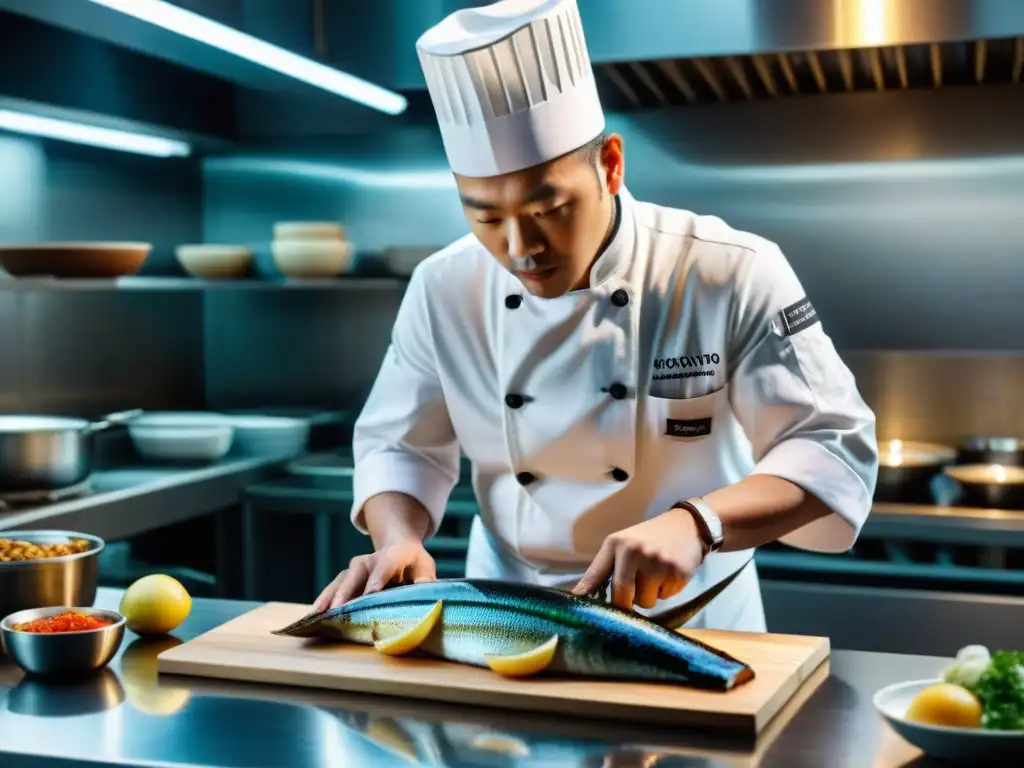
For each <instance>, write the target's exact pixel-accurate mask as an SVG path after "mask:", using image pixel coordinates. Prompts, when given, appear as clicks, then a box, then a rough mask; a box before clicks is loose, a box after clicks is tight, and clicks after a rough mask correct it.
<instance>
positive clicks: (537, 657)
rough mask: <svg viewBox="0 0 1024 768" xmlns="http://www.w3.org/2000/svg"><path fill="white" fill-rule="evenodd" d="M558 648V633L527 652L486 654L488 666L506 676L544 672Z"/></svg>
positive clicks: (526, 675) (525, 675)
mask: <svg viewBox="0 0 1024 768" xmlns="http://www.w3.org/2000/svg"><path fill="white" fill-rule="evenodd" d="M557 648H558V635H552V636H551V639H550V640H548V641H547V642H546V643H544V644H543V645H538V646H537V647H536V648H533V649H531V650H529V651H526V653H519V654H516V655H515V656H495V655H494V654H491V653H487V654H484V659H486V661H487V666H488V667H490V668H491V671H492V672H497V673H498V674H499V675H502V676H504V677H529V676H530V675H536V674H539V673H540V672H543V671H544V670H545V669H547V668H548V666H549V665H550V664H551V661H552V659H554V658H555V650H556V649H557Z"/></svg>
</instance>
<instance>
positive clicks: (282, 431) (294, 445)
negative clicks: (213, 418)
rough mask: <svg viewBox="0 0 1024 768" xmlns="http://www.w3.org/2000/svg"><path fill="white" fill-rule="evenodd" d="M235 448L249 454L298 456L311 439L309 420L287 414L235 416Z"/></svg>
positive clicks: (233, 419)
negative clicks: (287, 415)
mask: <svg viewBox="0 0 1024 768" xmlns="http://www.w3.org/2000/svg"><path fill="white" fill-rule="evenodd" d="M231 423H232V426H233V427H234V430H235V442H234V447H235V449H236V450H237V451H238V452H239V453H241V454H244V455H247V456H286V457H288V456H298V455H300V454H302V453H304V452H305V450H306V445H307V443H308V442H309V432H310V426H309V421H308V420H304V419H291V418H287V417H284V416H234V417H232V419H231Z"/></svg>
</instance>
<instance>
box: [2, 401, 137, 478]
mask: <svg viewBox="0 0 1024 768" xmlns="http://www.w3.org/2000/svg"><path fill="white" fill-rule="evenodd" d="M141 413H142V411H141V410H138V409H135V410H131V411H122V412H120V413H112V414H110V415H109V416H105V417H104V418H103V419H102V420H100V421H93V422H90V421H85V420H84V419H70V418H63V417H60V416H0V492H6V493H11V492H24V491H55V490H60V489H61V488H69V487H71V486H73V485H77V484H78V483H81V482H83V481H84V480H85V479H86V478H88V477H89V475H90V474H91V473H92V470H93V461H94V457H95V441H94V436H95V434H96V433H97V432H99V431H100V430H103V429H107V428H108V427H112V426H117V425H120V424H126V423H128V422H129V421H131V420H132V419H134V418H135V417H137V416H139V415H140V414H141Z"/></svg>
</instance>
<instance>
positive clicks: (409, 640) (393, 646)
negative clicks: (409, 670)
mask: <svg viewBox="0 0 1024 768" xmlns="http://www.w3.org/2000/svg"><path fill="white" fill-rule="evenodd" d="M443 603H444V601H443V600H438V601H437V602H436V603H434V607H433V608H431V609H430V610H429V611H427V615H426V616H424V617H423V618H422V619H420V620H419V622H418V623H416V624H413V625H412V626H411V627H409V628H408V629H407V630H405V631H404V632H399V633H398V634H397V635H392V636H391V637H388V638H386V639H384V640H378V641H377V642H375V643H374V644H373V647H374V648H376V649H377V651H378V652H380V653H383V654H384V655H385V656H402V655H403V654H406V653H409V652H411V651H415V650H416V649H417V648H419V647H420V646H421V645H422V644H423V641H424V640H426V639H427V636H428V635H429V634H430V632H431V630H433V629H434V627H435V626H436V625H437V621H438V619H440V618H441V606H442V605H443Z"/></svg>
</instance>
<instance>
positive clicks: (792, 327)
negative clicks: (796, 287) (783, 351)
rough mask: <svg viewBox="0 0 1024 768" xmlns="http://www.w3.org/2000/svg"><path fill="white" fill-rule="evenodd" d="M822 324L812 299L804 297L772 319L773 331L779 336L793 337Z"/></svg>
mask: <svg viewBox="0 0 1024 768" xmlns="http://www.w3.org/2000/svg"><path fill="white" fill-rule="evenodd" d="M820 322H821V318H820V317H819V316H818V311H817V310H816V309H815V308H814V305H813V304H811V301H810V299H808V298H807V297H806V296H804V297H803V298H802V299H800V301H797V302H794V303H793V304H790V305H789V306H788V307H785V308H783V309H782V310H781V311H779V312H778V314H776V315H775V317H773V318H772V330H773V331H775V333H776V335H778V336H793V335H794V334H797V333H800V331H806V330H807V329H808V328H810V327H812V326H814V325H817V324H818V323H820Z"/></svg>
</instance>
